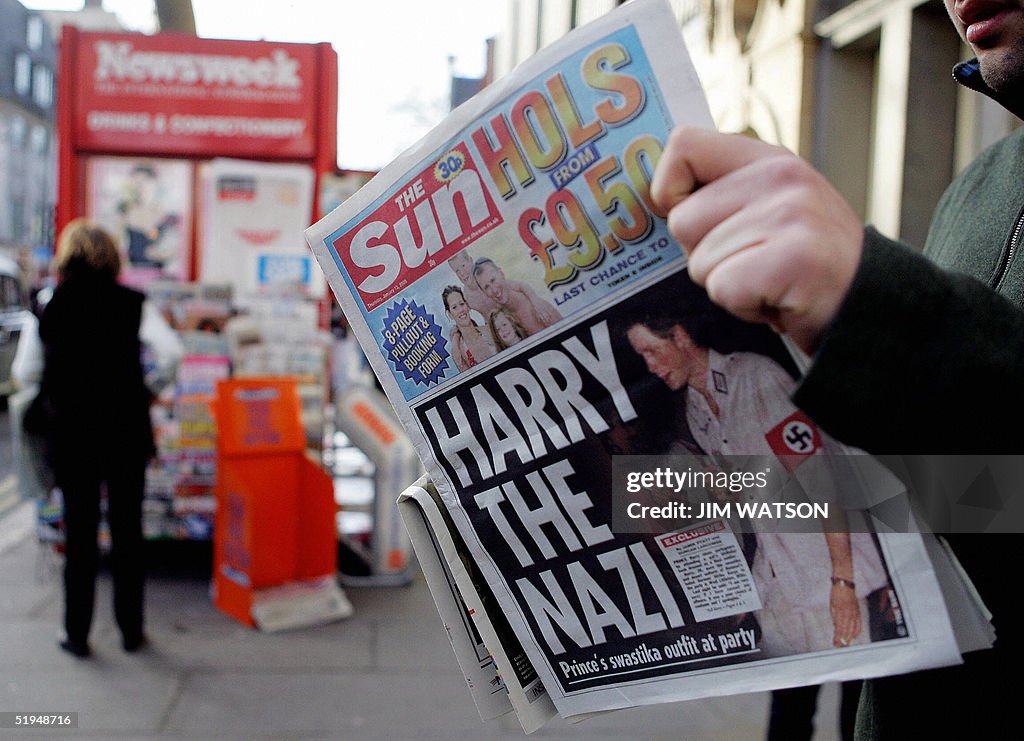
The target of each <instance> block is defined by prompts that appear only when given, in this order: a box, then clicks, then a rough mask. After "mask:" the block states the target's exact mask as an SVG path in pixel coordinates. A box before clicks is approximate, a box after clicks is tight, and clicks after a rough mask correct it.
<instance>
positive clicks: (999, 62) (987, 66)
mask: <svg viewBox="0 0 1024 741" xmlns="http://www.w3.org/2000/svg"><path fill="white" fill-rule="evenodd" d="M978 62H979V63H980V66H981V77H982V79H983V80H985V84H986V85H988V86H989V87H990V88H992V90H994V91H995V92H996V93H998V94H1000V95H1016V96H1017V97H1024V48H1014V49H1011V50H992V51H988V52H985V51H981V52H979V54H978Z"/></svg>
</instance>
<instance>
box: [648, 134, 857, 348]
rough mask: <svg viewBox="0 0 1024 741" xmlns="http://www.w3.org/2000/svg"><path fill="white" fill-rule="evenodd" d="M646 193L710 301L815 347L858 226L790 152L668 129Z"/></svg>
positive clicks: (849, 273)
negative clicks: (665, 218) (665, 216)
mask: <svg viewBox="0 0 1024 741" xmlns="http://www.w3.org/2000/svg"><path fill="white" fill-rule="evenodd" d="M651 196H652V197H653V199H654V201H655V203H657V204H658V206H659V207H661V208H662V209H663V210H664V211H665V212H667V213H668V228H669V232H670V233H671V234H672V236H673V237H674V238H675V239H676V240H677V241H678V242H679V243H680V244H682V246H683V248H684V249H685V250H686V251H687V253H688V254H689V267H688V269H689V272H690V277H692V278H693V279H694V280H695V281H696V282H697V283H699V284H701V285H703V286H704V287H705V288H706V289H707V291H708V295H709V296H710V297H711V299H712V300H713V301H714V302H715V303H718V304H720V305H721V306H723V307H725V308H726V309H728V310H729V311H730V312H732V313H733V314H735V315H737V316H739V317H740V318H742V319H746V320H749V321H759V322H765V323H767V324H770V325H772V327H774V328H775V329H776V330H777V331H779V332H784V333H786V334H788V335H789V336H790V337H792V338H793V340H794V341H795V342H796V343H797V345H799V346H800V348H801V349H802V350H804V351H805V352H807V353H812V352H813V351H814V350H815V349H816V347H817V344H818V341H819V340H820V339H821V335H822V333H823V331H824V330H825V328H826V327H827V326H828V324H829V322H831V321H832V318H833V317H834V316H835V314H836V312H837V311H838V309H839V306H840V304H841V303H842V301H843V298H844V297H845V295H846V292H847V290H849V287H850V284H851V283H852V282H853V276H854V274H855V273H856V271H857V266H858V264H859V262H860V255H861V250H862V245H863V240H864V226H863V224H862V223H861V221H860V219H859V218H858V217H857V215H856V214H855V213H854V212H853V210H852V209H851V208H850V206H849V205H848V204H847V203H846V201H845V200H843V197H842V196H840V195H839V193H837V192H836V190H835V189H834V188H833V187H832V186H831V185H830V184H829V183H828V181H827V180H825V178H824V177H823V176H822V175H821V174H820V173H818V172H817V171H816V170H814V168H812V167H811V166H810V165H808V164H807V163H806V162H804V161H803V160H801V159H800V158H799V157H797V156H796V155H794V154H793V153H791V152H789V151H787V150H785V149H782V148H780V147H775V146H772V145H770V144H765V143H764V142H760V141H757V140H755V139H750V138H747V137H743V136H737V135H730V134H718V133H715V132H712V131H705V130H703V129H689V128H679V129H676V130H675V131H673V132H672V135H671V137H670V138H669V141H668V145H667V147H666V149H665V152H664V153H663V154H662V156H661V159H660V160H659V162H658V166H657V168H656V171H655V174H654V180H653V183H652V185H651Z"/></svg>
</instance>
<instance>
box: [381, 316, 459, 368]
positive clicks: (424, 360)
mask: <svg viewBox="0 0 1024 741" xmlns="http://www.w3.org/2000/svg"><path fill="white" fill-rule="evenodd" d="M381 350H383V351H384V355H385V357H387V359H388V360H390V361H391V364H392V365H393V366H394V367H395V370H396V371H399V372H400V373H401V374H402V375H403V376H405V378H406V380H408V381H413V382H414V383H417V384H421V385H424V386H429V385H430V384H432V383H439V382H440V381H441V380H442V379H443V378H444V372H445V371H446V370H447V369H448V358H449V357H451V355H450V353H449V352H448V340H446V339H445V338H444V335H442V334H441V327H440V326H439V325H438V324H437V322H435V321H434V316H433V314H430V313H428V312H427V310H426V309H425V308H424V307H422V306H420V305H419V304H417V303H416V302H415V301H411V302H410V301H406V300H405V299H403V300H401V301H398V302H396V303H394V304H392V305H391V306H390V307H389V308H388V310H387V311H386V312H385V313H384V326H383V327H382V328H381Z"/></svg>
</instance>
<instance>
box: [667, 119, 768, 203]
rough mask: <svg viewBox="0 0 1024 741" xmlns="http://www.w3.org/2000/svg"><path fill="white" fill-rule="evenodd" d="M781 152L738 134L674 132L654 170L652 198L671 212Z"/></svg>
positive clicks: (699, 131)
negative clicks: (703, 188)
mask: <svg viewBox="0 0 1024 741" xmlns="http://www.w3.org/2000/svg"><path fill="white" fill-rule="evenodd" d="M780 151H783V150H780V149H779V148H778V147H776V146H774V145H771V144H765V143H764V142H762V141H758V140H757V139H751V138H750V137H746V136H740V135H738V134H719V133H718V132H716V131H708V130H706V129H693V128H683V127H681V128H678V129H675V130H674V131H673V132H672V134H671V136H669V140H668V144H667V145H666V146H665V151H664V152H663V153H662V155H661V159H660V160H659V162H658V166H657V168H656V170H655V173H654V179H653V181H652V182H651V197H652V198H653V199H654V202H655V203H656V204H658V206H659V207H660V208H661V209H662V210H664V211H668V210H669V209H671V208H672V207H673V206H675V205H676V204H677V203H679V202H680V201H681V200H683V199H684V198H686V196H688V195H690V193H692V192H693V191H694V190H696V189H697V188H699V187H700V186H701V185H705V184H707V183H711V182H714V181H715V180H717V179H718V178H720V177H722V176H724V175H727V174H728V173H730V172H732V171H734V170H737V169H739V168H741V167H744V166H745V165H749V164H750V163H751V162H754V161H756V160H758V159H760V158H762V157H768V156H773V155H777V154H778V153H779V152H780Z"/></svg>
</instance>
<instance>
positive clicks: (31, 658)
mask: <svg viewBox="0 0 1024 741" xmlns="http://www.w3.org/2000/svg"><path fill="white" fill-rule="evenodd" d="M33 517H34V513H33V510H32V507H31V506H30V504H28V503H24V504H21V505H19V506H18V507H16V508H14V509H13V510H12V511H11V512H10V513H9V514H7V515H6V516H0V712H37V713H43V712H47V713H57V712H77V713H78V730H55V729H50V730H41V731H30V732H24V733H22V732H15V731H12V730H10V729H3V730H0V738H4V739H7V738H33V737H35V738H42V737H46V738H72V737H75V738H97V739H148V738H190V739H191V738H195V739H389V740H390V739H458V738H461V739H474V740H475V739H494V738H500V739H522V738H524V734H523V733H522V731H521V729H520V728H519V726H518V724H517V723H516V721H515V719H514V717H512V716H506V717H504V718H502V719H501V720H500V722H497V723H494V724H488V725H484V724H483V723H481V722H480V720H479V717H478V716H477V715H476V711H475V709H474V707H473V703H472V701H471V699H470V696H469V692H468V690H467V689H466V688H465V687H464V686H463V684H462V679H461V675H460V674H459V672H458V667H457V665H456V663H455V658H454V656H453V654H452V651H451V648H450V646H449V644H448V641H447V638H446V636H445V633H444V629H443V628H442V625H441V622H440V620H439V619H438V617H437V613H436V611H435V609H434V606H433V603H432V601H431V599H430V594H429V592H428V591H427V588H426V586H425V585H424V583H423V581H422V579H421V578H419V577H417V578H416V579H415V580H414V582H413V584H412V585H410V586H408V587H397V588H361V589H348V590H346V591H347V594H348V597H349V599H350V600H351V601H352V603H353V604H354V605H355V609H356V612H355V615H354V616H353V617H351V618H349V619H348V620H345V621H341V622H337V623H334V624H331V625H328V626H323V627H319V628H311V629H303V630H296V631H291V632H285V633H276V634H265V633H260V632H258V631H254V630H249V629H247V628H244V627H242V626H241V625H239V624H237V623H235V622H234V621H233V620H231V619H230V618H228V617H226V616H224V615H222V614H221V613H220V612H218V611H217V610H215V609H214V607H213V606H212V604H211V603H210V599H209V596H208V575H204V574H199V575H196V574H191V575H189V574H184V575H183V574H167V573H157V574H155V575H153V576H152V577H151V578H150V580H149V582H148V584H147V633H148V635H149V637H150V640H151V642H152V646H151V647H150V648H148V649H147V650H146V651H144V652H143V653H141V654H137V655H128V654H125V653H123V652H122V651H121V649H120V642H119V636H118V633H117V630H116V628H115V626H114V624H113V618H112V616H111V605H110V582H109V578H108V577H107V576H106V575H105V574H104V575H102V576H101V578H100V583H99V587H98V593H97V605H96V608H97V609H96V619H95V621H94V624H93V631H92V639H91V644H92V648H93V654H94V655H93V658H92V659H89V660H87V661H80V660H76V659H73V658H72V657H70V656H68V655H66V654H64V653H63V652H62V651H60V650H59V649H58V648H57V645H56V633H57V628H58V626H59V624H60V620H61V594H60V592H61V590H60V564H59V561H58V560H57V558H56V557H55V556H53V554H52V553H51V552H50V551H48V550H46V549H44V548H43V547H42V546H40V545H39V544H38V543H37V542H36V540H35V533H34V530H33V525H34V520H33ZM836 697H837V692H836V688H835V687H829V688H828V689H827V691H826V692H824V693H823V694H822V707H823V708H834V706H835V704H836ZM767 711H768V698H767V695H765V694H756V695H744V696H738V697H729V698H721V699H715V700H706V701H699V702H691V703H685V704H675V705H661V706H654V707H649V708H637V709H632V710H625V711H619V712H615V713H609V714H607V715H604V716H601V717H598V718H594V719H591V720H588V721H586V722H583V723H580V724H578V725H570V724H568V723H566V722H565V721H562V720H561V719H556V720H555V721H553V722H552V723H550V724H549V725H548V726H547V727H545V728H544V729H542V730H541V731H539V732H537V733H536V734H534V735H533V736H531V737H530V738H538V739H687V740H691V739H693V740H697V741H704V740H705V739H719V740H722V741H734V740H735V741H743V740H745V739H761V738H763V737H764V724H765V719H766V717H767ZM821 715H824V716H825V718H826V719H827V720H824V721H821V722H820V723H819V725H821V724H824V725H826V726H827V728H826V729H825V730H827V731H828V733H821V732H819V733H818V735H817V736H816V739H817V741H823V740H824V739H829V738H834V737H835V736H834V733H833V731H832V727H833V726H834V723H835V711H834V709H833V710H831V712H825V713H822V714H821Z"/></svg>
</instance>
